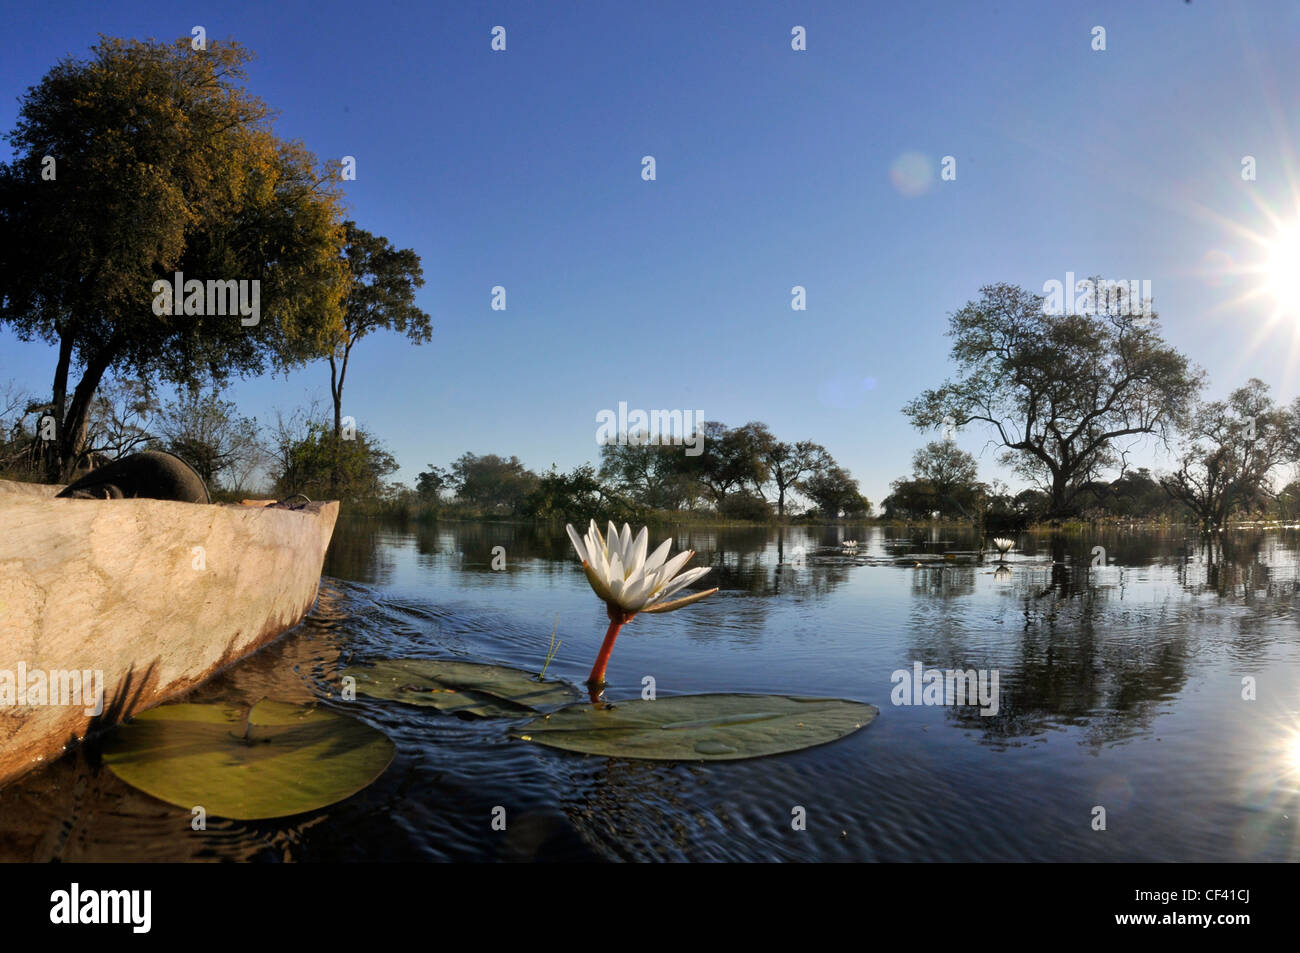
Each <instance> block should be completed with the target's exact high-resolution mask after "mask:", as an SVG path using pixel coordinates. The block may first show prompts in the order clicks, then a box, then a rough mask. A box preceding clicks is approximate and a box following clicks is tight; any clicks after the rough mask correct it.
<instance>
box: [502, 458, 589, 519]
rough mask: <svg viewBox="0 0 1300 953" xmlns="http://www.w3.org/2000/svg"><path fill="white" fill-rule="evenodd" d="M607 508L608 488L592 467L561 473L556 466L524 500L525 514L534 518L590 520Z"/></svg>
mask: <svg viewBox="0 0 1300 953" xmlns="http://www.w3.org/2000/svg"><path fill="white" fill-rule="evenodd" d="M606 509H607V506H606V499H605V489H604V487H602V486H601V483H600V480H599V479H597V477H596V471H595V470H594V469H593V468H592V466H591V464H583V465H582V466H580V467H575V468H574V469H573V470H572V471H571V472H570V473H561V472H560V471H559V470H558V469H556V467H555V466H554V464H552V466H551V469H550V470H549V471H548V472H546V473H544V474H542V476H541V477H540V478H538V480H537V485H536V486H535V487H534V488H533V490H532V491H531V492H530V493H529V494H528V496H527V497H526V498H525V500H524V502H523V506H522V512H523V514H524V515H525V516H529V517H532V518H533V519H544V520H581V519H584V518H586V519H590V518H592V517H593V516H594V515H595V514H597V513H602V512H605V511H606Z"/></svg>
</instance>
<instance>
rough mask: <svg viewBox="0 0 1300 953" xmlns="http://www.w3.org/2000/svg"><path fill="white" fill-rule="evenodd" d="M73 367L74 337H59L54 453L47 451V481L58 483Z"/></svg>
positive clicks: (53, 407) (53, 405)
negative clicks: (70, 371) (70, 372)
mask: <svg viewBox="0 0 1300 953" xmlns="http://www.w3.org/2000/svg"><path fill="white" fill-rule="evenodd" d="M71 366H72V337H71V335H67V334H60V335H59V362H58V364H56V365H55V367H54V387H53V393H52V394H51V396H52V397H53V400H52V401H51V405H50V416H52V417H53V418H54V452H53V453H50V452H49V450H46V451H45V460H44V465H45V479H47V480H49V481H50V482H51V483H57V482H58V481H59V478H60V476H61V475H62V472H63V456H62V454H63V426H64V425H63V412H64V409H65V407H66V405H67V401H68V369H69V368H70V367H71Z"/></svg>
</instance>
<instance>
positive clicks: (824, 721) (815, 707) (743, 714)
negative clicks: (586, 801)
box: [518, 694, 880, 761]
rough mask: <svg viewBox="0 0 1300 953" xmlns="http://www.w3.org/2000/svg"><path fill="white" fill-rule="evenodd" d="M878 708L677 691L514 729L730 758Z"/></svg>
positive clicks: (615, 746)
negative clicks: (674, 693) (663, 696)
mask: <svg viewBox="0 0 1300 953" xmlns="http://www.w3.org/2000/svg"><path fill="white" fill-rule="evenodd" d="M878 714H880V709H878V708H876V707H875V706H874V705H866V704H863V703H862V702H855V701H846V700H845V699H842V698H798V697H795V696H793V695H730V694H728V695H677V696H673V697H671V698H660V699H657V700H655V701H646V700H644V699H640V698H638V699H635V700H633V701H626V702H615V703H613V707H612V708H596V707H594V706H592V705H571V706H570V707H568V708H563V709H561V710H560V711H557V712H552V713H551V714H550V715H546V716H543V717H542V718H538V719H535V720H534V721H531V722H529V723H528V724H527V725H526V726H524V727H523V728H520V729H519V732H518V737H520V738H522V739H523V740H525V741H535V742H537V743H538V744H542V745H548V746H550V747H552V748H563V749H564V750H565V751H577V752H581V753H583V754H599V755H608V756H610V757H615V758H642V759H647V760H652V761H733V760H736V759H738V758H760V757H763V756H764V755H770V754H781V753H783V752H786V751H797V750H799V749H800V748H811V747H812V746H813V745H821V744H825V743H826V742H828V741H834V740H836V739H837V738H843V737H844V736H845V735H849V734H852V733H853V732H855V731H857V730H858V729H859V728H865V727H866V726H867V725H869V724H871V722H872V721H874V720H875V718H876V716H877V715H878Z"/></svg>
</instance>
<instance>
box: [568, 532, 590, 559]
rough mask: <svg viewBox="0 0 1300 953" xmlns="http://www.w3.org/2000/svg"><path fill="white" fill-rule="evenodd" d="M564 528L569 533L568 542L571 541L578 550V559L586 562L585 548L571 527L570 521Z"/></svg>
mask: <svg viewBox="0 0 1300 953" xmlns="http://www.w3.org/2000/svg"><path fill="white" fill-rule="evenodd" d="M564 529H565V531H566V532H568V534H569V542H571V543H573V548H574V549H576V550H577V551H578V561H579V562H584V563H585V562H587V548H586V547H585V546H583V544H582V538H581V537H580V536H579V535H578V531H577V530H575V529H574V528H573V524H572V523H570V524H569V525H568V526H566V527H564Z"/></svg>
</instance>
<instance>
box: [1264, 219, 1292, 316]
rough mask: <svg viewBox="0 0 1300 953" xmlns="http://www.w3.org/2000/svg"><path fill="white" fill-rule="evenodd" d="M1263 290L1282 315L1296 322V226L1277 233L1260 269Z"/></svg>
mask: <svg viewBox="0 0 1300 953" xmlns="http://www.w3.org/2000/svg"><path fill="white" fill-rule="evenodd" d="M1261 273H1262V277H1263V290H1264V291H1265V292H1266V293H1267V294H1268V296H1269V297H1270V298H1272V299H1273V301H1274V303H1275V304H1276V305H1277V308H1278V311H1279V312H1281V313H1282V314H1286V315H1291V316H1293V317H1297V318H1300V223H1291V224H1290V225H1287V226H1285V227H1283V228H1281V229H1279V230H1278V234H1277V236H1276V237H1275V238H1274V239H1273V240H1272V241H1271V242H1270V243H1269V245H1268V250H1267V255H1266V257H1265V259H1264V264H1263V267H1262V269H1261Z"/></svg>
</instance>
